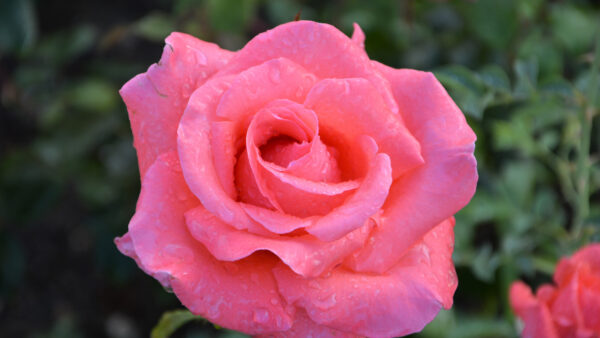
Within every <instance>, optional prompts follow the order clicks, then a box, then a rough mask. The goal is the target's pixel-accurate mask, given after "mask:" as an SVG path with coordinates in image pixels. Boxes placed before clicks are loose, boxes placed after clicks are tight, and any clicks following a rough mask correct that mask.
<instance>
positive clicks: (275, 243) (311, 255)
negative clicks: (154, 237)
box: [186, 207, 372, 277]
mask: <svg viewBox="0 0 600 338" xmlns="http://www.w3.org/2000/svg"><path fill="white" fill-rule="evenodd" d="M186 220H187V226H188V229H189V231H190V233H191V234H192V236H193V237H194V238H195V239H196V240H198V241H200V242H201V243H203V244H204V245H205V246H206V247H207V248H208V250H209V251H210V252H211V253H212V254H213V255H214V256H215V257H216V258H217V259H219V260H225V261H236V260H239V259H241V258H244V257H247V256H249V255H251V254H252V253H254V252H256V251H259V250H268V251H270V252H272V253H273V254H275V255H276V256H277V257H279V258H280V259H281V260H282V261H283V262H284V263H285V264H287V266H289V268H291V270H290V273H294V274H298V275H299V276H305V277H314V276H318V275H321V274H322V273H324V272H325V271H327V270H329V269H331V268H332V267H333V266H335V265H336V264H340V263H341V262H342V261H343V260H344V258H345V257H346V256H348V255H349V254H351V253H352V252H354V251H356V250H357V249H358V248H360V247H361V246H362V245H363V244H364V242H365V240H366V239H367V236H368V235H369V233H370V231H371V228H372V225H370V226H365V227H362V228H360V229H358V230H356V231H354V232H351V233H349V234H348V235H346V236H345V237H343V238H341V239H339V240H337V241H333V242H321V241H319V240H317V239H315V238H314V237H313V236H310V235H298V236H289V237H288V236H273V237H265V236H259V235H256V234H252V233H249V232H246V231H243V230H237V229H234V228H232V227H230V226H229V225H227V224H225V223H223V222H222V221H221V220H220V219H218V218H217V217H215V216H214V215H212V214H211V213H209V212H208V211H207V210H206V209H204V208H202V207H198V208H196V209H193V210H191V211H189V212H188V213H186ZM292 270H293V271H294V272H291V271H292Z"/></svg>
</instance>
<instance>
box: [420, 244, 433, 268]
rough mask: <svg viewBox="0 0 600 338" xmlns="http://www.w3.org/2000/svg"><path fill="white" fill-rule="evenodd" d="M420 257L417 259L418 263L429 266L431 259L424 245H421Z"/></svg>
mask: <svg viewBox="0 0 600 338" xmlns="http://www.w3.org/2000/svg"><path fill="white" fill-rule="evenodd" d="M420 249H421V257H420V258H419V263H421V264H427V265H431V257H430V256H429V248H427V246H425V245H421V248H420Z"/></svg>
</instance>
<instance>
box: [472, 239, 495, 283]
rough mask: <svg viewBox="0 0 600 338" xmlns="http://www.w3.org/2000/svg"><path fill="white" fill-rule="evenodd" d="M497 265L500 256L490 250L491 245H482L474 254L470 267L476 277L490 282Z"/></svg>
mask: <svg viewBox="0 0 600 338" xmlns="http://www.w3.org/2000/svg"><path fill="white" fill-rule="evenodd" d="M499 265H500V256H498V254H496V253H494V252H492V247H491V246H489V245H484V246H483V247H481V249H479V250H478V252H477V254H476V255H475V258H474V259H473V263H472V266H471V268H472V269H473V273H474V274H475V276H476V277H477V278H479V279H480V280H483V281H486V282H491V281H492V280H493V278H494V273H495V272H496V269H497V268H498V266H499Z"/></svg>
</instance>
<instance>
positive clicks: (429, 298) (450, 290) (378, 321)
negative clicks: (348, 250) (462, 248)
mask: <svg viewBox="0 0 600 338" xmlns="http://www.w3.org/2000/svg"><path fill="white" fill-rule="evenodd" d="M453 226H454V220H453V219H448V220H445V221H443V222H442V223H440V224H439V225H438V226H437V227H435V228H434V229H433V230H431V231H430V232H429V233H427V234H426V235H425V237H424V238H423V240H422V241H421V242H419V244H418V245H415V246H414V247H413V248H412V249H411V250H409V251H408V252H407V254H406V255H405V256H404V257H403V258H402V259H401V260H400V261H399V262H398V263H397V264H396V265H395V266H394V267H392V268H391V269H390V270H389V271H388V272H387V273H385V274H381V275H374V274H363V273H356V272H352V271H350V270H347V269H344V268H343V267H340V268H337V269H334V270H333V271H332V272H331V274H327V275H325V276H322V277H319V278H313V279H305V278H302V277H301V276H298V275H297V274H295V273H293V272H292V271H290V270H289V269H288V268H287V266H285V265H283V264H279V265H278V266H277V267H276V268H275V269H274V273H275V278H276V279H277V284H278V285H279V291H280V293H281V295H282V296H283V297H284V298H285V299H286V301H287V302H288V303H291V304H295V305H296V306H299V307H301V308H304V309H306V312H307V314H308V316H309V317H310V318H311V319H312V320H313V321H314V322H316V323H317V324H319V325H324V326H327V327H330V328H333V329H337V330H344V331H348V332H355V333H357V334H361V335H365V336H369V337H392V336H400V335H406V334H410V333H413V332H417V331H420V330H421V329H422V328H423V327H424V326H425V325H426V324H427V323H429V322H430V321H431V320H432V319H433V318H434V317H435V315H436V314H437V313H438V311H439V310H440V309H441V308H442V307H444V308H449V307H450V306H451V305H452V295H453V294H454V291H455V290H456V287H457V279H456V272H455V271H454V265H453V263H452V257H451V256H452V250H453V243H454V236H453Z"/></svg>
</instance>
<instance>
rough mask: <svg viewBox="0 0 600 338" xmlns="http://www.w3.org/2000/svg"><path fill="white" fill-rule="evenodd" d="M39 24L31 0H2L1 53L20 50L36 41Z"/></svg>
mask: <svg viewBox="0 0 600 338" xmlns="http://www.w3.org/2000/svg"><path fill="white" fill-rule="evenodd" d="M36 32H37V24H36V20H35V15H34V8H33V4H32V3H31V1H29V0H2V1H0V54H1V52H2V51H19V50H22V49H24V48H27V47H29V46H31V45H32V44H33V42H34V41H35V37H36Z"/></svg>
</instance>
